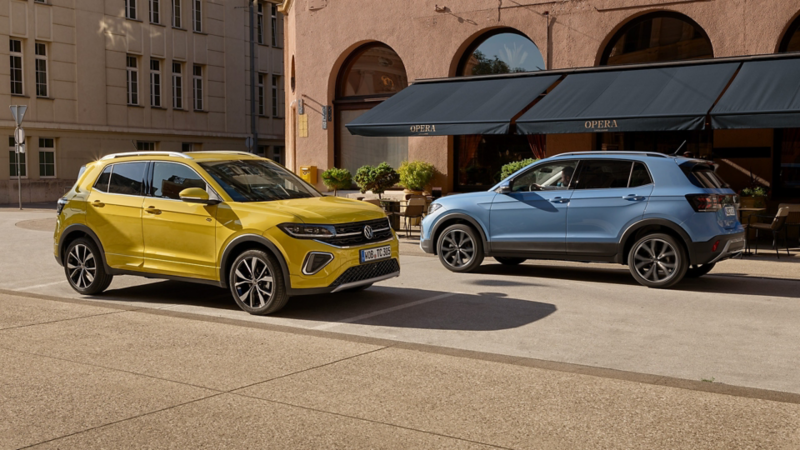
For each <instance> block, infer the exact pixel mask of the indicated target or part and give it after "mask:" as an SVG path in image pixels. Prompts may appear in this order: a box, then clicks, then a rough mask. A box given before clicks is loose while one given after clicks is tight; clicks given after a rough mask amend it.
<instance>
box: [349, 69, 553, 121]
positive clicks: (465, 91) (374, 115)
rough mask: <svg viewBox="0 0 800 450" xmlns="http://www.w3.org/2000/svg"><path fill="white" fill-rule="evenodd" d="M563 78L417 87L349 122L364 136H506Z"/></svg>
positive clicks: (451, 82) (447, 82) (427, 83)
mask: <svg viewBox="0 0 800 450" xmlns="http://www.w3.org/2000/svg"><path fill="white" fill-rule="evenodd" d="M559 78H561V75H552V74H548V75H536V74H531V75H527V76H518V77H502V78H453V79H448V80H441V81H425V82H418V83H414V84H412V85H411V86H409V87H407V88H406V89H403V90H402V91H400V92H398V93H397V94H395V95H394V96H392V97H391V98H389V99H388V100H386V101H384V102H383V103H381V104H380V105H378V106H376V107H375V108H373V109H371V110H370V111H368V112H366V113H364V114H362V115H361V116H359V117H358V118H357V119H356V120H354V121H352V122H350V123H348V124H346V126H347V129H348V130H349V131H350V133H351V134H356V135H362V136H444V135H450V136H452V135H463V134H506V133H508V132H509V127H510V123H511V119H513V118H514V117H515V116H516V115H518V114H519V113H520V112H521V111H523V110H524V109H525V108H527V107H528V106H529V105H530V104H531V103H532V102H533V101H534V100H536V98H537V97H538V96H539V95H540V94H541V93H543V92H544V91H545V90H547V88H548V87H550V86H551V85H552V84H553V83H555V82H556V81H557V80H558V79H559Z"/></svg>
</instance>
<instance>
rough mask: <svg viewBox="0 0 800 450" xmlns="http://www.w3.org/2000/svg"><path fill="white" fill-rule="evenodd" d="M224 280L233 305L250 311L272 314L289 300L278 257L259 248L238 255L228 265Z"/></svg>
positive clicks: (257, 313)
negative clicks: (227, 272) (227, 273)
mask: <svg viewBox="0 0 800 450" xmlns="http://www.w3.org/2000/svg"><path fill="white" fill-rule="evenodd" d="M228 280H230V282H229V284H230V290H231V295H232V296H233V299H234V300H235V301H236V304H237V305H239V308H242V309H243V310H245V311H247V312H248V313H250V314H253V315H257V316H263V315H266V314H272V313H274V312H277V311H279V310H280V309H281V308H283V307H284V306H286V302H287V301H289V296H288V294H287V293H286V283H285V280H284V279H283V272H281V266H280V264H279V263H278V260H277V259H275V257H274V256H272V255H271V254H269V253H267V252H265V251H263V250H248V251H246V252H244V253H242V254H241V255H239V256H238V257H237V258H236V259H235V260H234V261H233V264H231V271H230V274H229V275H228Z"/></svg>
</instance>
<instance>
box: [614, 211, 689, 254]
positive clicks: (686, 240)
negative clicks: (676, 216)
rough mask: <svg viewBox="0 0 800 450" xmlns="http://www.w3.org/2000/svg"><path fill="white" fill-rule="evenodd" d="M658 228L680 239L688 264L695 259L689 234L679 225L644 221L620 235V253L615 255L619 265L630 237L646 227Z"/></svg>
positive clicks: (670, 222)
mask: <svg viewBox="0 0 800 450" xmlns="http://www.w3.org/2000/svg"><path fill="white" fill-rule="evenodd" d="M653 225H655V226H660V227H664V228H668V229H670V230H671V231H674V232H675V233H677V234H678V236H680V237H681V240H682V241H683V244H684V246H685V248H686V252H687V253H688V255H689V263H690V264H691V263H693V262H694V261H695V259H696V257H695V248H694V245H693V242H692V238H691V237H689V233H687V232H686V230H684V229H683V227H681V226H680V225H678V224H676V223H675V222H672V221H669V220H667V219H644V220H640V221H639V222H636V223H634V224H633V225H631V226H629V227H628V229H627V230H625V233H623V234H622V238H621V239H620V240H619V246H620V251H619V252H618V254H617V258H619V261H617V262H619V263H622V262H623V261H624V259H625V257H626V256H627V255H625V254H624V253H625V243H626V242H628V239H630V237H631V236H633V235H634V234H636V232H637V231H639V230H641V229H642V228H644V227H647V226H653Z"/></svg>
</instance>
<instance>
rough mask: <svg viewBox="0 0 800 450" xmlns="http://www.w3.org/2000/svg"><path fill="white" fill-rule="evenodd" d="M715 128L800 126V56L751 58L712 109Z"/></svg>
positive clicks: (712, 121)
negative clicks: (771, 58) (761, 59)
mask: <svg viewBox="0 0 800 450" xmlns="http://www.w3.org/2000/svg"><path fill="white" fill-rule="evenodd" d="M711 123H712V125H713V127H714V128H795V127H798V126H800V59H796V58H794V59H777V60H767V61H750V62H745V63H743V64H742V68H741V70H739V73H738V74H737V75H736V78H735V79H734V80H733V83H731V85H730V87H729V88H728V90H727V91H725V94H724V95H723V96H722V98H721V99H720V101H719V103H717V106H715V107H714V110H713V111H711Z"/></svg>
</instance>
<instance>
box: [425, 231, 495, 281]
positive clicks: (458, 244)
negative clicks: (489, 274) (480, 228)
mask: <svg viewBox="0 0 800 450" xmlns="http://www.w3.org/2000/svg"><path fill="white" fill-rule="evenodd" d="M436 246H437V248H436V250H437V251H436V253H437V254H438V255H439V261H441V262H442V264H443V265H444V266H445V267H446V268H447V269H449V270H451V271H453V272H473V271H474V270H475V269H477V268H478V267H480V265H481V263H482V262H483V244H482V243H481V239H480V237H479V235H478V233H477V232H476V231H475V229H474V228H472V227H470V226H469V225H464V224H456V225H451V226H449V227H447V228H446V229H445V230H444V231H442V234H440V235H439V240H438V241H437V243H436Z"/></svg>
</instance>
